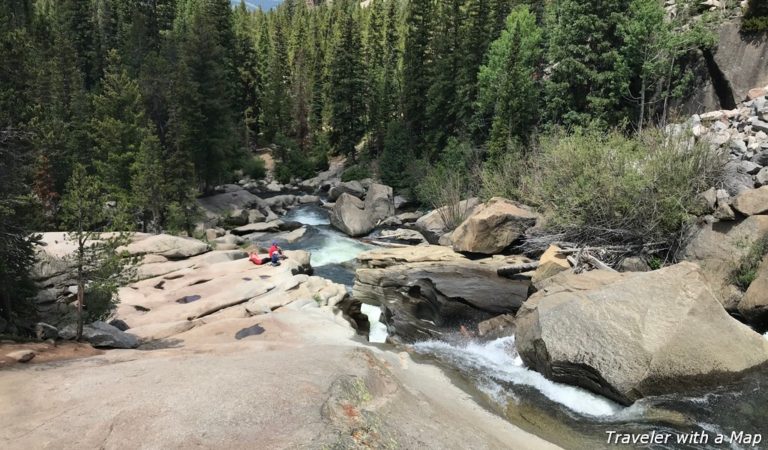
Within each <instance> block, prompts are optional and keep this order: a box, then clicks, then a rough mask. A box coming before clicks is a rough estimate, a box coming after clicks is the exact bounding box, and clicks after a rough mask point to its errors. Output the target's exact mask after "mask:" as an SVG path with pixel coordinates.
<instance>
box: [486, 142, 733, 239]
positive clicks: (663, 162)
mask: <svg viewBox="0 0 768 450" xmlns="http://www.w3.org/2000/svg"><path fill="white" fill-rule="evenodd" d="M722 158H723V157H722V155H720V154H717V153H715V152H713V151H712V150H710V149H709V147H708V146H707V145H704V144H692V141H691V140H690V139H689V136H686V135H678V136H667V135H664V134H663V133H662V132H661V131H659V130H648V131H645V132H643V133H642V134H640V135H638V136H635V137H627V136H625V135H623V134H621V133H618V132H609V133H601V132H598V131H580V132H576V133H571V134H568V133H565V132H562V131H555V132H554V133H553V134H552V135H549V136H545V137H542V138H541V139H540V142H539V146H538V149H537V150H536V151H534V152H532V153H531V155H530V156H529V157H528V158H527V161H525V160H523V159H522V158H521V157H517V156H515V155H507V156H506V157H503V158H501V159H500V162H499V163H498V164H497V165H496V166H491V167H488V166H487V167H486V169H485V171H484V173H483V183H484V186H483V188H484V194H485V195H489V196H490V195H505V196H509V197H512V198H516V199H519V200H522V201H524V202H527V203H532V204H534V205H535V206H538V207H539V209H540V210H541V211H542V212H543V213H544V215H545V217H546V224H547V227H548V228H550V229H552V230H557V231H569V232H572V234H573V235H574V237H573V238H574V239H577V240H582V241H584V242H593V243H607V242H610V243H616V244H625V243H635V244H641V243H650V242H658V243H665V244H671V243H672V242H673V241H674V240H675V239H676V238H677V236H678V235H679V233H680V231H681V230H682V228H683V227H684V225H685V224H686V223H687V222H688V221H689V219H690V218H691V214H690V212H691V211H694V210H695V208H696V195H697V194H698V193H699V192H702V191H704V190H706V189H707V188H709V187H711V186H713V185H714V184H715V183H716V181H717V180H718V178H719V174H720V171H721V168H722V164H723V159H722ZM504 180H508V181H507V182H506V183H505V182H504Z"/></svg>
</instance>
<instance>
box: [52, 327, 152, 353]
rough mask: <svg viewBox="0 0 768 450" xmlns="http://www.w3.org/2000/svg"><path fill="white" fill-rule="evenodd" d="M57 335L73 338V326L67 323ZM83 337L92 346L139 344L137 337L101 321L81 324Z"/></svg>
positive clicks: (132, 346)
mask: <svg viewBox="0 0 768 450" xmlns="http://www.w3.org/2000/svg"><path fill="white" fill-rule="evenodd" d="M59 336H60V337H61V338H62V339H74V338H75V337H76V329H75V326H74V325H67V326H66V327H64V329H62V330H61V331H60V332H59ZM83 339H84V340H86V341H87V342H88V343H90V344H91V345H93V346H94V347H106V348H136V347H138V346H139V339H138V338H137V337H136V336H134V335H132V334H129V333H126V332H124V331H120V330H119V329H118V328H116V327H113V326H112V325H110V324H108V323H106V322H101V321H96V322H93V323H91V324H88V325H85V326H83Z"/></svg>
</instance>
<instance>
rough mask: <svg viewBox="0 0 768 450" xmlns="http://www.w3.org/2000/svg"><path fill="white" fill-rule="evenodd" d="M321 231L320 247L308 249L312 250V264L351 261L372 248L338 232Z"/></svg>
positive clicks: (316, 265)
mask: <svg viewBox="0 0 768 450" xmlns="http://www.w3.org/2000/svg"><path fill="white" fill-rule="evenodd" d="M319 232H320V233H321V234H322V236H323V239H322V244H321V245H320V246H318V247H315V248H308V249H307V250H309V251H311V252H312V266H314V267H320V266H325V265H327V264H341V263H343V262H347V261H351V260H353V259H355V258H357V255H359V254H360V253H362V252H364V251H366V250H370V249H371V248H372V247H371V246H370V245H366V244H363V243H362V242H358V241H356V240H354V239H350V238H348V237H344V236H341V235H339V234H336V233H331V232H328V231H326V230H320V231H319Z"/></svg>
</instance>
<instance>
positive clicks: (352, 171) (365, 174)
mask: <svg viewBox="0 0 768 450" xmlns="http://www.w3.org/2000/svg"><path fill="white" fill-rule="evenodd" d="M370 177H371V171H370V169H369V168H368V165H366V164H365V163H362V162H361V163H360V164H355V165H354V166H350V167H348V168H347V169H345V170H344V173H342V174H341V181H353V180H362V179H364V178H370Z"/></svg>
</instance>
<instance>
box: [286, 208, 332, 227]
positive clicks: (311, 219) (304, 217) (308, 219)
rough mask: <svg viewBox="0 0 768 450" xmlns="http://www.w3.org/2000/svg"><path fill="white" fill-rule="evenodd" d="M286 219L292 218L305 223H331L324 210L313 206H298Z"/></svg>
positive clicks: (315, 224)
mask: <svg viewBox="0 0 768 450" xmlns="http://www.w3.org/2000/svg"><path fill="white" fill-rule="evenodd" d="M284 218H285V219H286V220H292V221H294V222H299V223H301V224H304V225H314V226H317V225H330V224H331V221H330V220H328V215H327V214H325V213H324V212H323V211H320V210H317V209H312V208H298V209H296V210H294V211H291V212H289V213H288V214H286V215H285V217H284Z"/></svg>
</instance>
